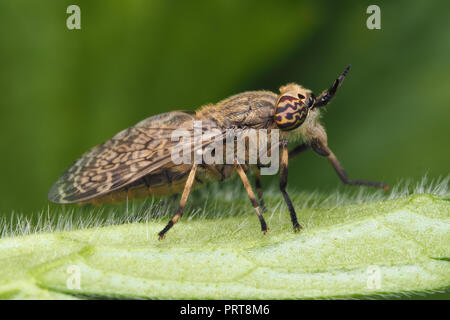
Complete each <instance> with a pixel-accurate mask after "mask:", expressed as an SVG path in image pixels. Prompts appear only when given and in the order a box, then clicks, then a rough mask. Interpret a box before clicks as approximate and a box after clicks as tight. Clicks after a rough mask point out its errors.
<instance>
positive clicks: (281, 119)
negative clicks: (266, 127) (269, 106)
mask: <svg viewBox="0 0 450 320" xmlns="http://www.w3.org/2000/svg"><path fill="white" fill-rule="evenodd" d="M313 104H314V96H313V95H312V93H311V91H310V90H308V89H305V88H303V87H302V86H300V85H297V84H287V85H285V86H283V87H281V88H280V94H279V95H278V98H277V101H276V103H275V113H274V120H275V123H276V125H277V127H278V128H279V129H280V130H283V131H291V130H294V129H296V128H298V127H299V126H301V125H302V124H303V122H305V120H306V118H307V117H308V114H309V111H310V109H311V107H312V106H313Z"/></svg>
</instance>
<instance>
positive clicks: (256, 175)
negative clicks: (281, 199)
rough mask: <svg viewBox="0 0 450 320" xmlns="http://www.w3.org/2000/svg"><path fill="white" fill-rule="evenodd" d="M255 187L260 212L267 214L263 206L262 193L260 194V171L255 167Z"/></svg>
mask: <svg viewBox="0 0 450 320" xmlns="http://www.w3.org/2000/svg"><path fill="white" fill-rule="evenodd" d="M254 173H255V186H256V193H257V194H258V200H259V207H260V208H261V212H267V208H266V205H265V204H264V199H263V192H262V183H261V169H260V168H259V167H255V169H254Z"/></svg>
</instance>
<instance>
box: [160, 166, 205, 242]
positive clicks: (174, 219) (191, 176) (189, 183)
mask: <svg viewBox="0 0 450 320" xmlns="http://www.w3.org/2000/svg"><path fill="white" fill-rule="evenodd" d="M196 171H197V164H194V165H193V166H192V169H191V171H190V172H189V176H188V178H187V180H186V184H185V185H184V190H183V194H182V195H181V200H180V206H179V207H178V210H177V213H176V214H175V215H174V216H173V217H172V219H170V221H169V222H168V223H167V225H166V226H165V227H164V229H162V230H161V232H160V233H159V234H158V236H159V240H162V239H164V237H165V235H166V232H167V231H169V230H170V228H172V227H173V225H174V224H175V223H177V221H178V220H180V218H181V216H182V215H183V210H184V206H185V205H186V201H187V199H188V197H189V193H190V192H191V188H192V184H193V183H194V180H195V173H196Z"/></svg>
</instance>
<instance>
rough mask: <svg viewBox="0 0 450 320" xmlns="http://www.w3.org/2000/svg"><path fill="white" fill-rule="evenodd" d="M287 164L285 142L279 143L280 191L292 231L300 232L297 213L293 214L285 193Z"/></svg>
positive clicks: (292, 208) (287, 155) (287, 157)
mask: <svg viewBox="0 0 450 320" xmlns="http://www.w3.org/2000/svg"><path fill="white" fill-rule="evenodd" d="M288 163H289V151H288V148H287V140H282V141H281V168H280V190H281V193H282V194H283V197H284V201H285V202H286V205H287V207H288V209H289V214H290V216H291V221H292V226H293V227H294V231H300V229H301V228H302V226H301V225H300V224H299V223H298V220H297V213H296V212H295V209H294V206H293V205H292V201H291V198H289V195H288V194H287V192H286V186H287V180H288Z"/></svg>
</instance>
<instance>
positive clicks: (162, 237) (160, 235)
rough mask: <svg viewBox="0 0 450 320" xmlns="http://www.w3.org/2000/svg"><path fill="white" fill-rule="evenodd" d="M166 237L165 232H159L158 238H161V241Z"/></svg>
mask: <svg viewBox="0 0 450 320" xmlns="http://www.w3.org/2000/svg"><path fill="white" fill-rule="evenodd" d="M165 237H166V235H165V234H159V235H158V240H159V241H161V240H164V238H165Z"/></svg>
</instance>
